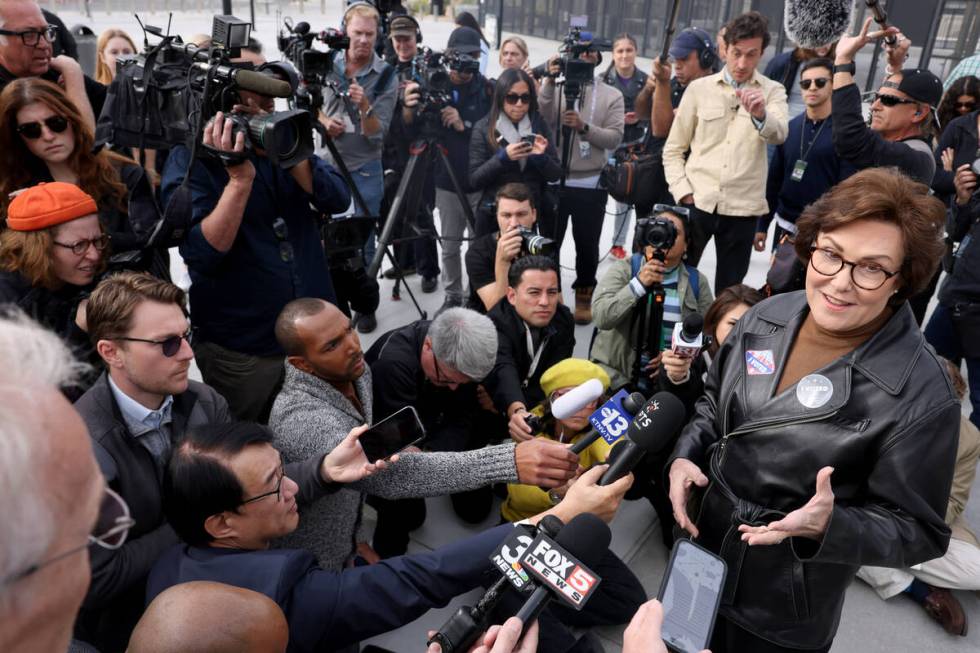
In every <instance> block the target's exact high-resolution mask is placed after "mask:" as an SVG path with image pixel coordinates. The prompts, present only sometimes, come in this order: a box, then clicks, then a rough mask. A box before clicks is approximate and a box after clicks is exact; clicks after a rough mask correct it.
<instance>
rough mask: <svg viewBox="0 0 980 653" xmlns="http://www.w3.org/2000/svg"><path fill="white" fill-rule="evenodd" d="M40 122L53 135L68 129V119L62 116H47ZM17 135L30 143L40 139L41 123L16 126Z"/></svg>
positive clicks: (26, 123)
mask: <svg viewBox="0 0 980 653" xmlns="http://www.w3.org/2000/svg"><path fill="white" fill-rule="evenodd" d="M42 122H43V123H44V126H45V127H47V128H48V129H49V130H51V132H52V133H53V134H60V133H61V132H63V131H65V130H66V129H68V119H67V118H65V117H64V116H48V117H47V118H45V119H44V120H43V121H42ZM17 133H18V134H20V135H21V136H23V137H24V138H28V139H30V140H32V141H33V140H36V139H38V138H41V133H42V132H41V123H40V122H25V123H23V124H20V125H17Z"/></svg>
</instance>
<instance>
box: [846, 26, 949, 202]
mask: <svg viewBox="0 0 980 653" xmlns="http://www.w3.org/2000/svg"><path fill="white" fill-rule="evenodd" d="M872 20H873V19H872V17H871V16H868V18H867V20H865V21H864V25H863V26H862V28H861V31H860V32H859V33H858V34H857V35H856V36H843V37H841V39H840V41H838V42H837V53H836V56H835V59H834V97H833V105H832V115H833V120H834V129H833V136H834V149H835V150H836V151H837V155H838V156H840V157H841V158H843V159H845V160H847V161H848V162H850V163H851V164H852V165H853V166H854V167H856V168H857V169H859V170H861V169H864V168H871V167H876V166H895V167H897V168H898V169H899V170H901V171H902V172H904V173H905V174H907V175H908V176H910V177H911V178H912V179H915V180H916V181H919V182H922V183H924V184H931V183H932V179H933V175H934V174H935V171H936V161H935V159H934V155H933V152H932V146H931V145H930V142H931V139H932V134H933V132H934V129H935V126H936V124H935V123H936V108H937V107H938V105H939V101H940V99H941V98H942V94H943V84H942V82H941V81H940V80H939V78H938V77H936V76H935V75H934V74H932V73H931V72H929V71H928V70H924V69H920V68H905V69H903V68H902V66H903V65H904V63H905V60H906V59H907V58H908V50H909V47H910V46H911V44H912V42H911V41H910V40H909V39H908V38H906V37H905V36H904V35H902V33H901V31H900V30H899V29H898V28H897V27H894V26H890V27H888V28H887V29H884V30H880V31H877V32H870V33H869V31H868V30H869V29H870V27H871V22H872ZM885 36H895V38H896V44H895V45H894V46H892V45H887V44H886V45H885V47H884V49H885V52H886V53H887V56H888V65H887V67H886V75H885V80H884V81H883V82H882V83H881V87H880V88H879V89H878V91H877V92H876V93H875V94H874V99H873V101H872V103H871V123H870V126H869V125H868V124H866V123H865V121H864V116H863V115H862V112H861V93H860V90H859V89H858V86H857V84H855V82H854V75H855V73H856V66H855V64H854V60H855V58H856V57H857V54H858V52H860V51H861V49H862V48H863V47H864V46H865V45H867V44H868V43H870V42H871V41H875V40H877V39H881V38H884V37H885Z"/></svg>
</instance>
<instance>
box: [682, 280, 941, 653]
mask: <svg viewBox="0 0 980 653" xmlns="http://www.w3.org/2000/svg"><path fill="white" fill-rule="evenodd" d="M808 311H809V308H808V306H807V303H806V297H805V294H804V292H803V291H800V292H795V293H788V294H785V295H777V296H775V297H773V298H771V299H769V300H767V301H764V302H762V303H760V304H758V305H756V306H755V307H753V308H752V309H751V310H750V311H749V312H748V313H747V314H746V315H745V316H744V317H743V318H742V319H741V320H740V321H739V323H738V326H737V327H736V329H735V331H733V332H732V334H731V335H729V337H728V338H726V340H725V342H724V344H723V345H722V347H721V349H720V350H719V352H718V356H717V357H716V358H715V360H714V362H713V364H712V366H711V370H710V371H709V374H708V380H707V383H706V386H705V396H704V397H702V398H701V400H700V401H699V402H698V404H697V411H696V415H695V417H694V419H693V420H692V421H691V423H689V424H688V425H687V427H686V428H685V430H684V432H683V433H682V434H681V437H680V439H679V441H678V443H677V446H676V447H675V448H674V453H673V456H672V458H674V459H676V458H687V459H689V460H691V461H693V462H694V463H695V464H697V465H698V466H699V467H701V469H702V470H703V471H704V472H705V473H706V474H707V475H708V477H709V478H710V480H711V483H710V485H709V487H708V489H707V491H706V493H705V494H704V497H703V499H702V502H701V510H700V514H699V515H698V517H697V520H696V523H697V525H698V529H699V530H700V537H699V539H698V542H699V543H700V544H701V545H702V546H705V547H707V548H708V549H710V550H712V551H715V552H717V553H718V554H719V555H721V556H722V557H723V558H724V559H725V561H726V562H727V564H728V578H727V581H726V584H725V592H724V596H723V599H722V607H721V613H722V614H723V615H724V616H726V617H727V618H729V619H730V620H732V621H734V622H735V623H737V624H739V625H740V626H742V627H744V628H746V629H748V630H749V631H751V632H753V633H755V634H756V635H759V636H760V637H763V638H765V639H768V640H770V641H772V642H774V643H776V644H779V645H781V646H788V647H792V648H803V649H808V648H818V647H822V646H826V645H827V644H828V643H829V642H830V641H831V640H832V639H833V637H834V634H835V633H836V631H837V625H838V622H839V620H840V612H841V608H842V606H843V603H844V592H845V590H846V588H847V586H848V584H849V583H850V582H851V579H852V578H853V576H854V574H855V572H856V571H857V570H858V568H859V567H860V566H861V565H876V566H882V567H909V566H911V565H914V564H917V563H920V562H924V561H926V560H931V559H933V558H936V557H939V556H941V555H942V554H943V553H944V552H945V551H946V547H947V546H948V543H949V535H950V531H949V528H947V526H946V524H945V523H944V521H943V517H944V515H945V511H946V504H947V502H948V500H949V491H950V485H951V483H952V475H953V465H954V461H955V458H956V446H957V440H958V428H959V414H960V405H959V402H958V401H957V400H956V397H955V395H954V394H953V389H952V387H951V385H950V382H949V380H948V378H947V376H946V374H945V373H944V371H943V369H942V366H941V365H940V363H939V361H938V360H937V358H936V355H935V353H934V352H933V350H932V348H931V347H928V346H927V345H926V343H925V340H924V339H923V337H922V333H921V331H919V329H918V328H917V327H916V324H915V320H914V318H913V315H912V311H911V309H910V308H909V306H908V304H907V303H905V304H902V306H901V307H900V308H899V309H898V310H897V311H896V313H895V315H893V316H892V318H891V319H890V320H889V321H888V322H887V323H886V324H885V325H884V326H883V327H882V328H881V329H880V330H879V331H878V333H876V334H875V335H874V336H872V337H871V338H870V339H869V340H868V341H867V342H865V343H864V344H863V345H861V346H860V347H858V348H857V349H856V350H854V351H853V352H851V353H849V354H847V355H845V356H843V357H842V358H840V359H838V360H836V361H834V362H832V363H830V364H829V365H827V366H826V367H824V368H822V369H820V370H818V371H817V372H816V373H815V374H819V375H820V376H821V377H822V378H820V379H813V380H811V383H810V385H816V386H822V392H821V391H820V390H818V391H817V392H816V393H814V394H811V395H809V396H807V395H806V393H805V392H803V401H804V402H806V404H807V405H809V406H814V407H812V408H811V407H807V405H804V403H802V402H801V400H800V399H798V393H800V391H802V390H803V388H804V387H806V386H807V385H808V383H807V377H805V378H804V379H803V380H801V381H800V382H799V383H798V384H797V385H796V386H793V387H791V388H788V389H787V390H785V391H784V392H782V393H781V394H779V395H777V396H775V397H773V396H772V395H773V392H774V391H775V388H776V386H777V385H778V382H779V378H780V375H781V374H782V371H783V365H784V364H785V361H786V358H787V356H788V353H789V351H790V349H791V347H792V344H793V341H794V340H795V337H796V333H797V331H798V329H799V327H800V325H801V324H802V322H803V320H804V318H805V317H806V315H807V313H808ZM749 352H752V354H751V355H752V357H753V362H756V363H757V360H758V359H762V360H766V359H767V358H768V356H767V353H770V352H771V360H772V364H771V365H766V364H765V363H762V364H758V363H757V365H756V367H754V370H755V372H756V373H754V374H749V373H747V368H748V367H749V364H748V362H747V355H748V353H749ZM760 370H761V371H762V373H759V372H760ZM767 370H769V371H768V373H766V371H767ZM816 398H819V400H815V399H816ZM821 401H824V402H825V403H823V404H822V405H819V404H820V402H821ZM671 462H672V461H671ZM828 465H829V466H831V467H833V468H834V473H833V476H832V477H831V484H832V487H833V491H834V496H835V504H834V511H833V514H832V516H831V519H830V523H829V525H828V527H827V530H826V532H825V533H824V537H823V540H822V541H819V542H818V541H815V540H809V539H804V538H788V539H786V540H784V541H783V542H782V543H781V544H778V545H774V546H755V547H749V546H747V545H745V544H744V543H742V542H741V539H740V533H739V532H738V526H739V525H740V524H744V523H748V524H753V525H761V524H768V523H769V522H771V521H774V520H777V519H779V518H781V517H782V516H783V515H784V514H785V513H788V512H790V511H792V510H795V509H797V508H800V507H802V506H803V505H804V504H806V503H807V501H809V500H810V498H811V497H812V496H813V494H814V492H815V485H816V475H817V471H818V470H820V469H821V468H822V467H825V466H828Z"/></svg>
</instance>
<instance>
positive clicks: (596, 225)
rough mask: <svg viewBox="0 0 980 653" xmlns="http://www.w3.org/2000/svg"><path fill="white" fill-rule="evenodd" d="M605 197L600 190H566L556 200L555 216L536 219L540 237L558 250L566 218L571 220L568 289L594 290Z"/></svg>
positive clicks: (565, 225) (566, 227) (565, 229)
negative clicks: (572, 259)
mask: <svg viewBox="0 0 980 653" xmlns="http://www.w3.org/2000/svg"><path fill="white" fill-rule="evenodd" d="M606 197H607V195H606V191H604V190H598V189H593V188H571V187H566V188H565V189H564V190H563V191H561V199H559V200H558V215H557V216H554V217H552V216H547V215H542V216H540V218H539V222H540V223H541V229H540V232H541V235H542V236H547V237H549V238H554V239H555V240H556V241H557V242H558V249H559V250H560V249H561V244H562V242H564V240H565V232H566V231H567V230H568V219H569V218H571V219H572V237H573V238H574V239H575V283H573V284H572V288H594V287H595V285H596V278H595V272H596V268H598V267H599V237H600V236H601V235H602V222H603V220H604V219H605V217H606Z"/></svg>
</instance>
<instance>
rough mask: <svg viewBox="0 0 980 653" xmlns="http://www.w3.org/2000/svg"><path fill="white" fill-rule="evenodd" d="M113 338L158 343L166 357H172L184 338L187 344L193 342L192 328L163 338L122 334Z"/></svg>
mask: <svg viewBox="0 0 980 653" xmlns="http://www.w3.org/2000/svg"><path fill="white" fill-rule="evenodd" d="M112 339H113V340H127V341H129V342H148V343H150V344H151V345H160V348H161V349H163V355H164V356H166V357H167V358H173V357H174V356H176V355H177V352H179V351H180V345H181V344H182V342H183V341H184V340H186V341H187V344H188V345H190V344H193V341H194V329H193V328H191V329H188V330H187V331H186V332H185V333H182V334H181V335H179V336H170V337H169V338H164V339H163V340H149V339H147V338H126V337H123V336H116V337H115V338H112Z"/></svg>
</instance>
